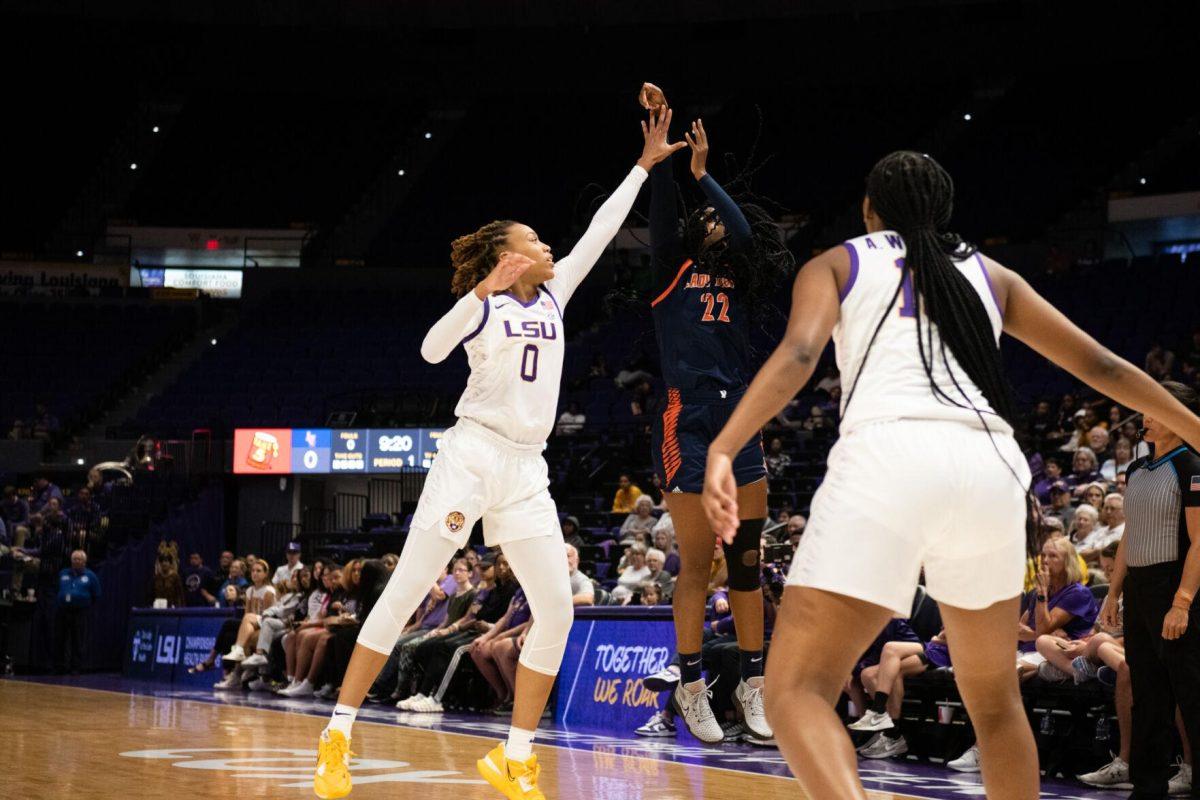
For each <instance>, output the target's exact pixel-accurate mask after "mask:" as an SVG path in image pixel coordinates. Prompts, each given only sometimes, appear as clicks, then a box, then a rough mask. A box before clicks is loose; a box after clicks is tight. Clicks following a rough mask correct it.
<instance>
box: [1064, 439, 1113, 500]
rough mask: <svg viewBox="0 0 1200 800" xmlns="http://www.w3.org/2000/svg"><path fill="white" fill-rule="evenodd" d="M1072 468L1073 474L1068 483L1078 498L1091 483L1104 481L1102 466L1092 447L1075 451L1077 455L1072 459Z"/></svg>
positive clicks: (1068, 478) (1068, 477)
mask: <svg viewBox="0 0 1200 800" xmlns="http://www.w3.org/2000/svg"><path fill="white" fill-rule="evenodd" d="M1071 467H1072V470H1071V474H1070V475H1068V476H1067V477H1066V481H1067V486H1069V487H1071V489H1072V490H1074V494H1075V496H1076V497H1079V496H1081V495H1082V494H1083V489H1084V487H1085V486H1087V485H1088V484H1089V483H1094V482H1096V481H1103V480H1104V476H1103V475H1101V474H1100V464H1099V463H1098V462H1097V461H1096V454H1095V453H1094V452H1092V448H1090V447H1080V448H1079V449H1078V450H1076V451H1075V455H1074V456H1073V457H1072V459H1071Z"/></svg>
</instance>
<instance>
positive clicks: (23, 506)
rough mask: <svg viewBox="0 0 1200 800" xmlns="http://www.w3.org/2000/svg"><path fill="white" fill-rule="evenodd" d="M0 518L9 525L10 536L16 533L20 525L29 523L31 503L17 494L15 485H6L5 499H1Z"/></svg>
mask: <svg viewBox="0 0 1200 800" xmlns="http://www.w3.org/2000/svg"><path fill="white" fill-rule="evenodd" d="M0 519H3V520H4V523H5V524H6V525H7V526H8V533H9V535H10V536H14V535H15V531H16V528H17V526H18V525H28V524H29V503H28V502H26V501H25V500H24V499H23V498H21V496H20V495H18V494H17V489H16V487H14V486H5V487H4V499H3V500H0Z"/></svg>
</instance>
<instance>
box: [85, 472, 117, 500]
mask: <svg viewBox="0 0 1200 800" xmlns="http://www.w3.org/2000/svg"><path fill="white" fill-rule="evenodd" d="M85 487H86V488H87V490H88V491H89V492H91V493H92V499H93V500H95V501H96V504H97V505H99V506H100V508H101V510H105V509H107V508H108V507H109V504H110V501H111V500H112V490H113V483H112V481H106V480H104V474H103V473H102V472H100V469H99V468H98V467H92V468H91V469H89V470H88V476H87V483H86V484H85Z"/></svg>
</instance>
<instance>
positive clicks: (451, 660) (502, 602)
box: [396, 553, 519, 713]
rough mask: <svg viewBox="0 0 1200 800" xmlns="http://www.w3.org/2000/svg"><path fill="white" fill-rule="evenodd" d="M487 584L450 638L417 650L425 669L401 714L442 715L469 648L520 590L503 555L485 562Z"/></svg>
mask: <svg viewBox="0 0 1200 800" xmlns="http://www.w3.org/2000/svg"><path fill="white" fill-rule="evenodd" d="M482 563H483V567H484V573H483V575H484V582H483V583H482V584H481V585H480V590H479V593H478V594H477V595H476V596H475V602H474V603H472V605H471V608H470V610H468V612H467V614H466V616H464V617H463V618H462V619H460V620H459V621H458V622H456V623H454V624H453V625H451V626H450V629H451V633H450V635H448V636H444V637H438V638H430V639H429V640H427V641H425V642H423V643H422V644H421V645H420V646H418V647H417V651H416V653H415V654H414V656H413V663H414V664H415V665H418V666H420V667H422V668H423V670H424V677H423V678H422V679H421V683H420V686H418V687H417V693H416V694H415V695H413V696H412V697H409V698H407V699H405V700H401V701H400V702H398V703H397V704H396V708H398V709H400V710H402V711H418V712H423V713H439V712H440V711H441V710H442V709H443V706H442V698H443V697H445V694H446V691H447V690H448V688H449V686H450V682H451V680H452V679H453V677H454V673H455V669H456V668H457V666H458V664H459V663H460V662H461V660H462V659H463V658H466V657H467V653H468V652H469V651H470V645H471V643H472V642H474V641H475V640H476V639H478V638H479V637H480V636H482V635H483V634H484V633H486V632H488V631H490V630H491V629H492V628H493V627H494V626H495V624H496V623H497V622H499V621H500V618H501V617H503V616H504V615H505V613H506V612H507V611H508V606H509V603H510V602H511V600H512V598H513V596H514V595H515V594H516V592H517V589H518V588H519V586H518V584H517V581H516V578H515V577H514V576H513V574H512V570H511V569H510V568H509V566H508V559H507V558H505V557H504V554H503V553H497V554H489V555H488V556H487V557H486V558H484V560H483V562H482Z"/></svg>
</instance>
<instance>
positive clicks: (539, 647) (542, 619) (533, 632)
mask: <svg viewBox="0 0 1200 800" xmlns="http://www.w3.org/2000/svg"><path fill="white" fill-rule="evenodd" d="M574 620H575V609H574V607H572V606H571V605H569V604H568V605H566V606H563V607H558V608H554V609H551V610H550V611H549V613H544V614H542V615H537V616H534V618H533V625H532V626H531V627H530V628H529V634H528V635H527V636H526V637H525V646H524V647H522V648H521V656H520V658H519V659H518V661H520V663H522V664H524V665H525V666H526V667H528V668H529V669H531V670H533V671H534V672H540V673H541V674H543V675H557V674H558V668H559V667H560V666H562V660H563V653H565V652H566V650H567V637H568V636H569V635H570V633H571V623H572V622H574Z"/></svg>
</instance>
